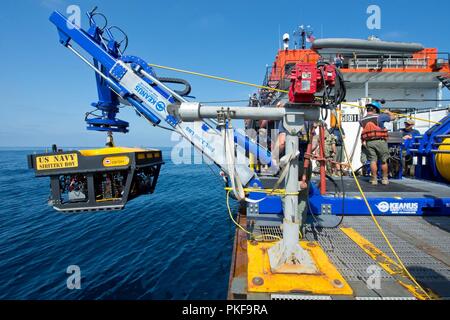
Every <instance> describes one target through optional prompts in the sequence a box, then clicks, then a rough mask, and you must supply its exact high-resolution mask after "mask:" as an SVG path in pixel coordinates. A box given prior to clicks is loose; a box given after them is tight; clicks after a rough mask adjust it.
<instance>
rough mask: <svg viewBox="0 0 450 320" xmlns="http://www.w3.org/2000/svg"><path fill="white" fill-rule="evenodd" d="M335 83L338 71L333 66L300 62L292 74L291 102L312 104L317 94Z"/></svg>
mask: <svg viewBox="0 0 450 320" xmlns="http://www.w3.org/2000/svg"><path fill="white" fill-rule="evenodd" d="M335 83H336V69H335V67H334V66H333V65H329V64H320V65H315V64H312V63H304V62H299V63H297V64H296V65H295V67H294V68H293V69H292V72H291V86H290V88H289V102H292V103H312V102H314V94H315V93H316V92H319V91H321V90H323V88H324V87H325V85H326V86H334V85H335Z"/></svg>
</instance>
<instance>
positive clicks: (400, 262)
mask: <svg viewBox="0 0 450 320" xmlns="http://www.w3.org/2000/svg"><path fill="white" fill-rule="evenodd" d="M339 131H340V132H341V135H343V133H342V129H341V128H340V127H339ZM343 148H344V152H345V157H346V159H347V162H348V165H349V167H350V170H351V172H352V176H353V179H354V180H355V183H356V186H357V187H358V190H359V193H360V194H361V197H362V198H363V200H364V203H365V204H366V206H367V209H369V213H370V216H371V217H372V220H373V222H374V223H375V225H376V227H377V228H378V230H379V231H380V233H381V235H382V236H383V238H384V240H385V241H386V243H387V245H388V247H389V249H390V250H391V252H392V253H393V255H394V256H395V258H396V259H397V261H398V263H399V265H400V266H401V267H402V269H403V270H404V272H405V273H406V275H407V276H408V277H409V278H410V279H411V281H412V282H413V283H414V284H415V285H416V286H417V287H418V288H419V289H420V290H421V291H422V292H423V293H424V295H425V296H426V297H427V298H428V299H429V300H432V298H431V297H430V295H429V294H428V292H427V291H426V290H425V289H424V288H423V287H422V286H421V285H420V284H419V283H418V282H417V281H416V279H415V278H414V277H413V276H412V275H411V273H410V272H409V271H408V269H407V268H406V266H405V265H404V263H403V261H402V259H400V257H399V256H398V254H397V251H395V249H394V247H393V246H392V244H391V242H390V241H389V239H388V237H387V236H386V234H385V233H384V230H383V228H382V227H381V226H380V224H379V223H378V220H377V219H376V218H375V215H374V214H373V211H372V208H371V207H370V204H369V201H367V198H366V195H365V193H364V191H363V189H362V188H361V185H360V184H359V181H358V178H357V177H356V174H355V171H354V170H353V166H352V164H351V162H350V158H349V157H348V153H347V148H346V147H345V143H344V144H343Z"/></svg>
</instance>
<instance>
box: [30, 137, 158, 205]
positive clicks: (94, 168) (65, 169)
mask: <svg viewBox="0 0 450 320" xmlns="http://www.w3.org/2000/svg"><path fill="white" fill-rule="evenodd" d="M162 164H164V162H163V159H162V154H161V150H156V149H140V148H123V147H109V148H101V149H93V150H89V149H88V150H77V151H62V150H58V149H57V148H56V146H55V145H54V146H53V150H52V152H49V153H41V154H31V155H28V166H29V168H30V169H34V171H35V175H36V177H50V197H49V205H51V206H53V208H54V209H56V210H58V211H63V212H87V211H99V210H120V209H123V208H124V206H125V204H126V203H127V202H128V201H129V200H131V199H134V198H136V197H138V196H140V195H143V194H151V193H153V191H154V190H155V187H156V183H157V181H158V176H159V171H160V169H161V165H162Z"/></svg>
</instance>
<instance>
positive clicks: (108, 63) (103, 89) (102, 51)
mask: <svg viewBox="0 0 450 320" xmlns="http://www.w3.org/2000/svg"><path fill="white" fill-rule="evenodd" d="M49 20H50V21H51V22H52V23H53V24H54V25H55V26H56V28H57V29H58V34H59V37H60V43H61V44H62V45H64V46H66V47H67V46H69V45H70V41H74V42H75V43H77V44H78V45H79V46H80V47H81V48H83V50H84V51H86V53H88V54H89V55H91V56H92V57H93V59H94V66H95V67H97V69H98V70H100V71H101V72H102V73H103V74H104V75H105V77H106V78H107V79H108V80H105V79H104V78H103V77H101V76H100V75H98V74H97V75H96V77H97V78H96V79H97V88H98V92H99V98H100V99H99V102H98V103H96V104H93V105H94V106H95V107H97V108H99V109H100V110H102V111H103V112H105V113H106V114H105V113H104V114H103V116H104V120H103V121H104V124H105V125H106V126H104V127H96V125H98V124H99V123H102V120H101V119H100V120H99V119H98V118H97V119H96V120H90V122H88V124H90V126H89V127H88V129H90V130H99V131H116V130H107V129H109V128H113V129H114V127H111V126H110V127H108V125H110V124H111V123H115V125H116V128H117V131H120V132H126V131H128V130H127V129H124V125H125V123H126V122H124V121H122V120H118V119H115V114H116V113H117V112H119V110H118V108H117V107H118V100H117V95H116V93H117V94H119V95H120V96H121V97H122V98H124V99H125V100H127V101H128V102H129V103H130V104H131V105H133V106H134V107H135V108H136V110H137V111H138V112H139V113H140V115H142V116H144V117H145V118H146V119H147V120H149V121H150V122H152V123H153V124H159V123H160V122H161V119H159V118H158V117H157V116H156V115H155V114H154V113H153V112H151V111H150V110H149V109H148V108H146V107H145V106H144V105H143V104H141V103H140V102H139V101H137V100H136V99H134V98H132V97H131V96H130V95H129V92H128V91H127V90H126V89H125V88H123V87H122V86H121V85H120V84H119V83H118V82H117V81H114V80H113V79H111V76H110V74H109V72H110V70H111V69H113V67H114V66H115V65H116V63H117V62H118V61H119V60H121V58H120V57H119V54H118V52H117V51H114V50H116V49H117V46H115V45H114V44H111V43H109V44H108V46H107V47H105V46H104V45H103V43H102V42H101V41H100V36H101V34H100V32H101V30H100V29H99V28H98V27H96V26H95V25H93V26H91V28H90V30H89V31H88V32H85V31H84V30H83V29H81V28H79V27H78V26H76V25H74V24H73V23H72V22H71V21H69V20H68V19H67V18H66V17H65V16H64V15H63V14H61V13H60V12H58V11H54V12H53V13H52V14H51V15H50V18H49ZM125 58H126V59H128V56H125ZM99 67H100V68H99ZM123 75H124V73H123V74H121V76H123ZM117 76H118V75H116V77H117ZM99 79H101V80H99ZM158 89H160V90H162V89H161V88H158ZM112 91H114V92H112ZM162 91H163V90H162ZM166 95H168V94H167V93H166ZM112 96H114V98H112ZM102 108H103V109H102ZM127 127H128V124H127ZM125 130H126V131H125Z"/></svg>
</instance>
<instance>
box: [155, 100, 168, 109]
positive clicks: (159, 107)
mask: <svg viewBox="0 0 450 320" xmlns="http://www.w3.org/2000/svg"><path fill="white" fill-rule="evenodd" d="M164 109H166V104H165V103H164V102H162V101H158V103H157V104H156V110H158V111H164Z"/></svg>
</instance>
